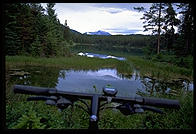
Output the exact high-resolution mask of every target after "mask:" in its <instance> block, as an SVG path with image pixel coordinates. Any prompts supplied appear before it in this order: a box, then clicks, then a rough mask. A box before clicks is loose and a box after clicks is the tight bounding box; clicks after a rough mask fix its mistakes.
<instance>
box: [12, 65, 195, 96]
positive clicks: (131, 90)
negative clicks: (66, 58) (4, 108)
mask: <svg viewBox="0 0 196 134" xmlns="http://www.w3.org/2000/svg"><path fill="white" fill-rule="evenodd" d="M23 70H24V71H28V72H29V73H30V75H25V76H23V77H22V76H11V82H13V83H14V84H23V85H31V86H41V87H51V88H56V89H58V90H64V91H74V92H88V93H102V88H103V86H106V85H108V84H110V85H111V86H113V87H115V88H116V89H117V90H118V94H117V95H118V96H135V95H137V94H138V93H147V94H154V93H161V94H162V93H170V91H173V90H175V91H177V92H178V91H179V90H193V83H192V82H189V81H186V80H179V81H175V82H173V83H166V82H164V81H158V80H154V79H151V78H144V77H142V76H140V74H139V71H137V70H134V71H133V74H132V75H131V76H130V77H126V78H125V77H122V76H123V75H122V74H120V73H118V72H117V70H116V69H105V68H104V69H99V70H96V71H93V70H60V69H56V68H48V67H47V68H45V67H25V68H24V69H23ZM12 73H13V72H12ZM93 86H96V89H95V88H93Z"/></svg>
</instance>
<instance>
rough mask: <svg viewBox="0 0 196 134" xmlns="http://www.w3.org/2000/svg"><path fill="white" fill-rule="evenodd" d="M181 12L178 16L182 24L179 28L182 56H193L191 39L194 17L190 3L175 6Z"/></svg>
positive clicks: (192, 36)
mask: <svg viewBox="0 0 196 134" xmlns="http://www.w3.org/2000/svg"><path fill="white" fill-rule="evenodd" d="M177 6H178V8H180V9H181V10H182V11H181V12H180V14H182V16H181V20H182V23H181V25H180V26H179V32H180V34H181V35H182V36H183V37H184V41H183V42H184V50H183V52H184V55H188V54H192V55H193V43H194V42H193V38H194V15H193V5H192V4H191V3H181V4H179V5H177Z"/></svg>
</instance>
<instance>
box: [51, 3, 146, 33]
mask: <svg viewBox="0 0 196 134" xmlns="http://www.w3.org/2000/svg"><path fill="white" fill-rule="evenodd" d="M97 5H99V4H97V3H93V4H91V3H56V5H55V7H54V9H55V11H56V13H57V17H58V18H59V20H60V22H61V23H62V24H64V22H65V20H67V24H68V26H69V27H70V28H71V29H74V30H77V31H79V32H81V33H84V32H93V31H97V30H104V31H106V32H111V31H108V30H107V29H110V28H116V29H128V30H131V29H137V30H141V31H143V24H142V20H141V19H140V18H141V17H142V16H143V13H138V12H136V11H132V10H129V9H127V8H118V7H106V6H97ZM102 5H103V3H102ZM111 34H115V31H113V33H111Z"/></svg>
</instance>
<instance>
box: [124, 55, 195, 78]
mask: <svg viewBox="0 0 196 134" xmlns="http://www.w3.org/2000/svg"><path fill="white" fill-rule="evenodd" d="M127 60H128V62H131V63H132V64H133V66H134V67H135V68H136V69H138V70H139V71H140V73H141V74H143V75H145V76H148V77H155V78H162V79H167V80H169V79H178V78H183V79H188V80H193V70H192V69H187V68H182V67H178V66H175V65H172V64H168V63H162V62H154V61H151V60H145V59H142V58H141V57H138V56H128V57H127Z"/></svg>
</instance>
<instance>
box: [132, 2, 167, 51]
mask: <svg viewBox="0 0 196 134" xmlns="http://www.w3.org/2000/svg"><path fill="white" fill-rule="evenodd" d="M134 9H135V10H138V11H144V14H143V17H142V18H141V19H142V20H144V22H143V23H144V24H145V25H144V26H143V27H144V31H152V34H157V54H159V52H160V39H161V37H160V34H161V29H162V27H163V24H164V15H163V10H164V4H163V3H153V4H152V6H151V7H150V9H149V11H145V10H144V8H143V7H140V8H134ZM146 23H147V24H146Z"/></svg>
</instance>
